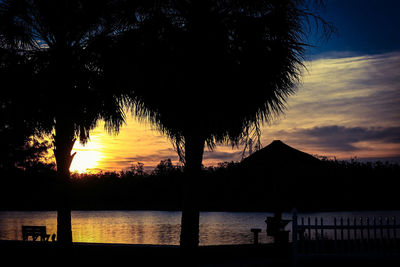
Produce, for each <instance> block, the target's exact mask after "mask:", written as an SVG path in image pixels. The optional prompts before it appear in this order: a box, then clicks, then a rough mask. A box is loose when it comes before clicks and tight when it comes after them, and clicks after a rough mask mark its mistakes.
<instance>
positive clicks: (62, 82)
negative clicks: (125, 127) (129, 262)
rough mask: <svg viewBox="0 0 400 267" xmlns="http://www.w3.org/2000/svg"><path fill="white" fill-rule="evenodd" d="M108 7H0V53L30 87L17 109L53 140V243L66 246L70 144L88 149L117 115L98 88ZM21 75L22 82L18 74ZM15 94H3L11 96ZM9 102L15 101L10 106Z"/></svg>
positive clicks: (114, 102) (31, 3) (113, 102)
mask: <svg viewBox="0 0 400 267" xmlns="http://www.w3.org/2000/svg"><path fill="white" fill-rule="evenodd" d="M112 7H113V3H112V1H105V0H57V1H53V0H4V1H2V2H1V3H0V21H1V22H2V27H1V46H2V47H1V48H2V49H4V50H7V51H14V54H17V55H20V56H22V57H24V58H25V61H27V62H28V63H29V65H30V66H32V67H31V72H30V73H29V75H28V76H29V77H19V79H27V78H29V80H30V81H31V82H30V84H28V85H25V86H24V88H21V86H19V87H18V89H21V90H23V91H21V92H19V99H17V100H18V101H22V100H23V99H25V101H26V100H27V99H28V100H27V101H26V102H30V103H31V105H30V107H29V108H30V109H32V110H31V111H33V109H34V110H35V112H37V113H38V114H39V115H40V116H39V117H40V120H41V121H42V122H44V123H42V124H41V125H45V126H46V127H40V128H39V131H46V132H48V133H49V132H51V133H53V135H52V136H53V144H54V155H55V159H56V166H57V176H58V181H59V188H58V195H59V199H58V201H59V202H58V211H57V212H58V213H57V214H58V215H57V239H58V241H59V242H60V243H64V244H70V243H71V242H72V233H71V208H70V205H69V201H68V198H69V193H68V187H69V185H68V184H69V177H70V172H69V168H70V165H71V162H72V160H73V158H74V154H72V155H71V150H72V148H73V146H74V143H75V141H76V140H77V139H79V140H80V142H81V143H85V142H87V140H88V139H89V133H90V130H92V129H93V128H94V127H95V126H96V123H97V122H98V120H100V119H103V120H105V122H106V124H105V125H106V128H107V129H108V130H109V131H111V132H112V131H114V132H118V129H119V127H120V126H121V125H122V123H123V121H124V113H123V110H122V106H121V101H120V98H119V96H120V95H118V94H116V93H115V92H113V91H111V90H109V89H108V88H107V87H106V86H104V83H103V78H104V68H103V66H104V64H103V63H104V62H103V61H104V60H103V59H102V54H103V53H104V52H105V51H106V50H107V47H108V45H109V43H110V42H109V41H108V40H109V39H110V37H112V36H113V34H114V33H115V32H116V29H115V28H114V26H115V24H114V23H113V9H112ZM21 75H22V74H21ZM13 89H14V88H12V87H11V88H8V90H13ZM17 100H16V101H17Z"/></svg>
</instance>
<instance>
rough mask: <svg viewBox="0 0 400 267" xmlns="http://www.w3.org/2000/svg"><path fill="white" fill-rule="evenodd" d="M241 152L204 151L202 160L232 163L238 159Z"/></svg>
mask: <svg viewBox="0 0 400 267" xmlns="http://www.w3.org/2000/svg"><path fill="white" fill-rule="evenodd" d="M241 154H242V151H232V152H222V151H204V155H203V159H204V160H213V161H218V162H224V161H232V160H237V159H240V156H241Z"/></svg>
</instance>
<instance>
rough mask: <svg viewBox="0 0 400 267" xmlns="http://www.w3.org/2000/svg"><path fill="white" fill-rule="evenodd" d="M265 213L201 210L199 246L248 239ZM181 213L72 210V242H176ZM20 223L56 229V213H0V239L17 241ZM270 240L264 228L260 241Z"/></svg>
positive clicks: (241, 241)
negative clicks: (202, 211) (203, 211)
mask: <svg viewBox="0 0 400 267" xmlns="http://www.w3.org/2000/svg"><path fill="white" fill-rule="evenodd" d="M266 216H267V214H266V213H229V212H227V213H224V212H205V213H201V217H200V245H221V244H243V243H251V242H252V238H253V237H252V233H251V232H250V228H254V227H256V228H263V229H265V223H264V220H265V217H266ZM180 220H181V212H165V211H73V212H72V233H73V241H74V242H93V243H127V244H162V245H178V244H179V236H180ZM22 225H46V227H47V232H48V233H50V234H52V233H56V232H57V214H56V212H54V211H51V212H0V239H6V240H21V239H22V233H21V226H22ZM269 241H270V240H269V239H268V238H267V237H266V235H265V230H263V233H262V234H261V235H260V242H262V243H266V242H269Z"/></svg>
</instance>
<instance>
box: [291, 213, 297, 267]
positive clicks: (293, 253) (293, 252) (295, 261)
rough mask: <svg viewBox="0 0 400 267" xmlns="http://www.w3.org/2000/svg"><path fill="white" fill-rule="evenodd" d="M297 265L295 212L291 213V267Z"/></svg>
mask: <svg viewBox="0 0 400 267" xmlns="http://www.w3.org/2000/svg"><path fill="white" fill-rule="evenodd" d="M296 265H297V210H296V208H294V209H293V211H292V267H296Z"/></svg>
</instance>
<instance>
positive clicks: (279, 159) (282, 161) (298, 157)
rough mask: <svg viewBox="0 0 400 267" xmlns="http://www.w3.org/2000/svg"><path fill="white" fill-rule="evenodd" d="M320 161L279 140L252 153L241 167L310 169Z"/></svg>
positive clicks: (243, 161)
mask: <svg viewBox="0 0 400 267" xmlns="http://www.w3.org/2000/svg"><path fill="white" fill-rule="evenodd" d="M320 163H321V161H320V160H319V159H317V158H315V157H313V156H311V155H310V154H307V153H305V152H303V151H300V150H297V149H295V148H293V147H291V146H289V145H287V144H285V143H283V142H282V141H280V140H274V141H273V142H272V143H271V144H269V145H267V146H265V147H264V148H262V149H260V150H258V151H256V152H254V153H253V154H251V155H250V156H248V157H247V158H245V159H243V160H242V162H241V165H242V167H245V168H246V167H249V168H260V167H261V168H264V167H268V168H276V167H289V166H290V167H312V166H315V165H320Z"/></svg>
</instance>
